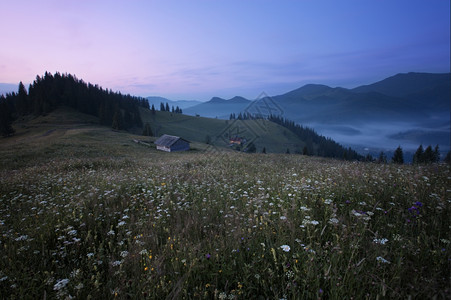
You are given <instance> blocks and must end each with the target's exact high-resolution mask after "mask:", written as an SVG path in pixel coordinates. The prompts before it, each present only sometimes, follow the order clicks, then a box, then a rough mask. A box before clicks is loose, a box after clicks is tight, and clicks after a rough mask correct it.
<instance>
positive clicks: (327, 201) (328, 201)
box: [324, 199, 333, 204]
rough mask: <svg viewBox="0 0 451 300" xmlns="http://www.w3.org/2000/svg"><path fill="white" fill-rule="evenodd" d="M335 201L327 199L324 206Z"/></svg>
mask: <svg viewBox="0 0 451 300" xmlns="http://www.w3.org/2000/svg"><path fill="white" fill-rule="evenodd" d="M332 202H333V201H332V199H326V200H324V204H331V203H332Z"/></svg>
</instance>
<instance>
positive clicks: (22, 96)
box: [16, 81, 30, 116]
mask: <svg viewBox="0 0 451 300" xmlns="http://www.w3.org/2000/svg"><path fill="white" fill-rule="evenodd" d="M16 109H17V113H18V114H19V115H22V116H24V115H27V114H28V113H29V111H30V107H29V103H28V94H27V90H26V89H25V86H24V85H23V83H22V81H21V82H20V83H19V91H18V93H17V104H16Z"/></svg>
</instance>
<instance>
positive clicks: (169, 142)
mask: <svg viewBox="0 0 451 300" xmlns="http://www.w3.org/2000/svg"><path fill="white" fill-rule="evenodd" d="M189 143H190V142H189V141H187V140H185V139H182V138H181V137H178V136H173V135H167V134H163V135H162V136H161V137H160V138H158V139H157V140H156V141H155V145H156V146H157V150H161V151H166V152H175V151H188V150H189V149H190V148H189Z"/></svg>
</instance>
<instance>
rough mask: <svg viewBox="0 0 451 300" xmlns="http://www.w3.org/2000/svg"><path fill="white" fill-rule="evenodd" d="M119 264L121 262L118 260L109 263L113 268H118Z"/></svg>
mask: <svg viewBox="0 0 451 300" xmlns="http://www.w3.org/2000/svg"><path fill="white" fill-rule="evenodd" d="M121 264H122V261H120V260H116V261H113V262H112V263H111V265H112V266H113V267H117V266H120V265H121Z"/></svg>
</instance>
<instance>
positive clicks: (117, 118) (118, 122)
mask: <svg viewBox="0 0 451 300" xmlns="http://www.w3.org/2000/svg"><path fill="white" fill-rule="evenodd" d="M123 124H124V122H123V120H122V113H121V111H120V110H119V108H116V111H115V112H114V116H113V124H111V127H112V128H113V129H116V130H121V129H123Z"/></svg>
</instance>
